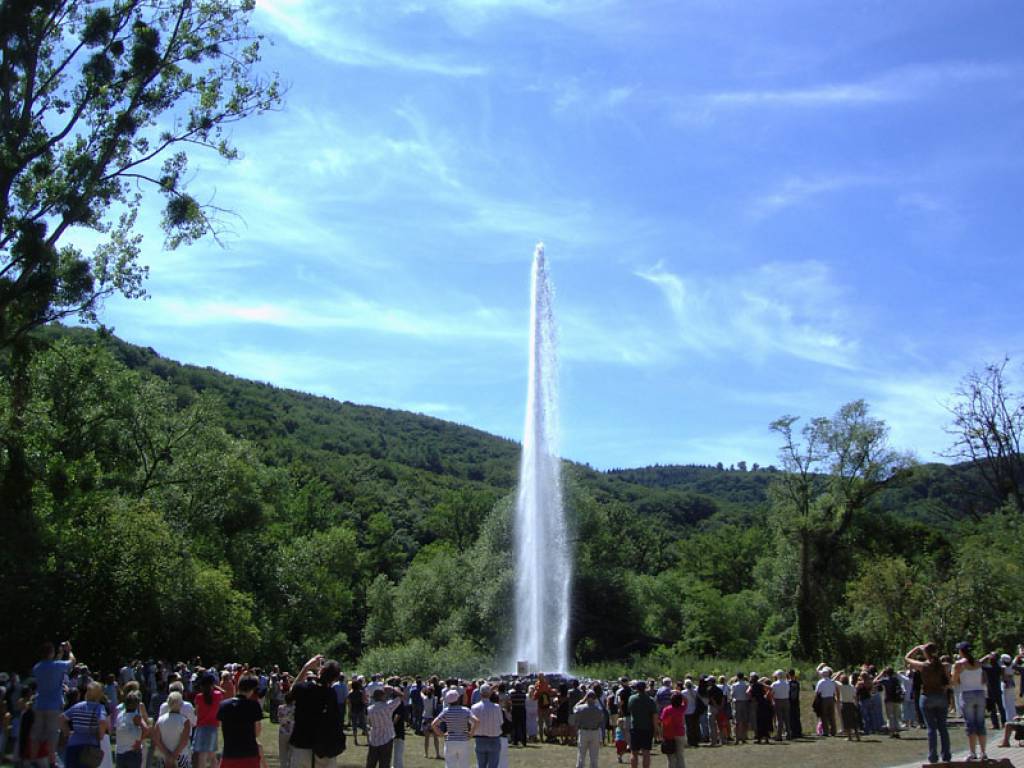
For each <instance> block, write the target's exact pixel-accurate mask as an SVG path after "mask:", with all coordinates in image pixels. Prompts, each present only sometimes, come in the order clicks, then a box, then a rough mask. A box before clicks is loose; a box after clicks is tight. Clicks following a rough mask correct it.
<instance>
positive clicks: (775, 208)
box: [750, 174, 883, 219]
mask: <svg viewBox="0 0 1024 768" xmlns="http://www.w3.org/2000/svg"><path fill="white" fill-rule="evenodd" d="M882 182H883V179H881V178H879V177H873V176H859V175H853V174H840V175H834V176H816V177H810V178H807V177H800V176H791V177H789V178H787V179H785V180H784V181H783V182H782V183H780V184H779V185H777V186H776V187H775V188H774V189H772V190H771V191H770V192H767V193H765V194H763V195H760V196H758V197H756V198H754V200H753V202H752V203H751V205H750V213H751V215H752V216H753V217H754V218H757V219H763V218H766V217H768V216H771V215H773V214H776V213H779V212H780V211H783V210H785V209H787V208H792V207H794V206H797V205H799V204H801V203H804V202H807V201H809V200H812V199H814V198H817V197H821V196H822V195H826V194H829V193H831V192H837V191H840V190H844V189H849V188H851V187H864V186H870V185H873V184H880V183H882Z"/></svg>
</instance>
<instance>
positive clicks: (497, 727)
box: [470, 700, 505, 737]
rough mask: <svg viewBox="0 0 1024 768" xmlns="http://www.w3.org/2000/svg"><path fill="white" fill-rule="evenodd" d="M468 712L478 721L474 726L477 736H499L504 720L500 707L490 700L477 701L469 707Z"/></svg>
mask: <svg viewBox="0 0 1024 768" xmlns="http://www.w3.org/2000/svg"><path fill="white" fill-rule="evenodd" d="M470 712H472V713H473V717H475V718H476V719H477V720H479V721H480V725H478V726H477V728H476V735H477V736H491V737H495V736H501V726H502V723H503V722H504V720H505V716H504V715H503V714H502V712H501V707H499V706H498V705H497V704H495V703H494V702H493V701H490V700H486V701H478V702H477V703H476V704H474V705H473V706H472V707H470Z"/></svg>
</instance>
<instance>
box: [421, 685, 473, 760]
mask: <svg viewBox="0 0 1024 768" xmlns="http://www.w3.org/2000/svg"><path fill="white" fill-rule="evenodd" d="M460 698H461V697H460V696H459V692H458V691H457V690H455V689H454V688H452V689H449V690H448V692H447V693H446V694H445V695H444V702H445V705H446V706H445V708H444V709H443V710H441V714H439V715H438V716H437V717H435V718H434V720H433V722H432V723H431V724H430V729H431V730H432V731H433V732H434V733H436V734H437V735H438V736H440V735H441V725H442V724H443V725H444V727H445V730H444V764H445V768H469V744H470V740H471V739H472V738H473V734H474V733H475V732H476V726H477V723H478V722H479V721H478V720H477V719H476V717H474V715H473V713H472V712H471V711H470V710H469V709H468V708H467V707H464V706H462V705H461V704H459V700H460Z"/></svg>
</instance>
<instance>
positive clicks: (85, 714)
mask: <svg viewBox="0 0 1024 768" xmlns="http://www.w3.org/2000/svg"><path fill="white" fill-rule="evenodd" d="M64 717H66V718H67V721H68V723H70V725H71V737H70V738H69V739H68V746H69V747H76V746H79V745H81V744H99V741H100V735H99V724H100V723H101V722H104V721H106V719H107V710H106V707H104V706H103V705H102V704H100V703H98V702H95V701H80V702H78V703H77V704H75V705H74V706H72V707H70V708H69V709H68V710H67V711H66V712H65V713H64Z"/></svg>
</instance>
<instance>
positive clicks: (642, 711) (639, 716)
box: [628, 680, 658, 768]
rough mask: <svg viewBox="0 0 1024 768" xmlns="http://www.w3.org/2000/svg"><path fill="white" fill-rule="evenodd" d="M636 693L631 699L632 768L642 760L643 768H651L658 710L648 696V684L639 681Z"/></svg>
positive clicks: (630, 740)
mask: <svg viewBox="0 0 1024 768" xmlns="http://www.w3.org/2000/svg"><path fill="white" fill-rule="evenodd" d="M634 688H635V689H636V693H634V694H633V695H632V696H630V697H629V704H628V707H629V746H630V751H631V755H630V758H629V764H630V766H631V768H636V767H637V762H638V761H639V760H640V759H641V758H642V760H643V768H650V765H651V746H652V744H653V743H654V730H655V728H656V727H657V726H656V723H657V722H658V709H657V707H656V705H655V703H654V701H653V700H652V699H651V697H650V696H648V695H647V684H646V683H645V682H644V681H643V680H638V681H637V683H636V685H635V686H634Z"/></svg>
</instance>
